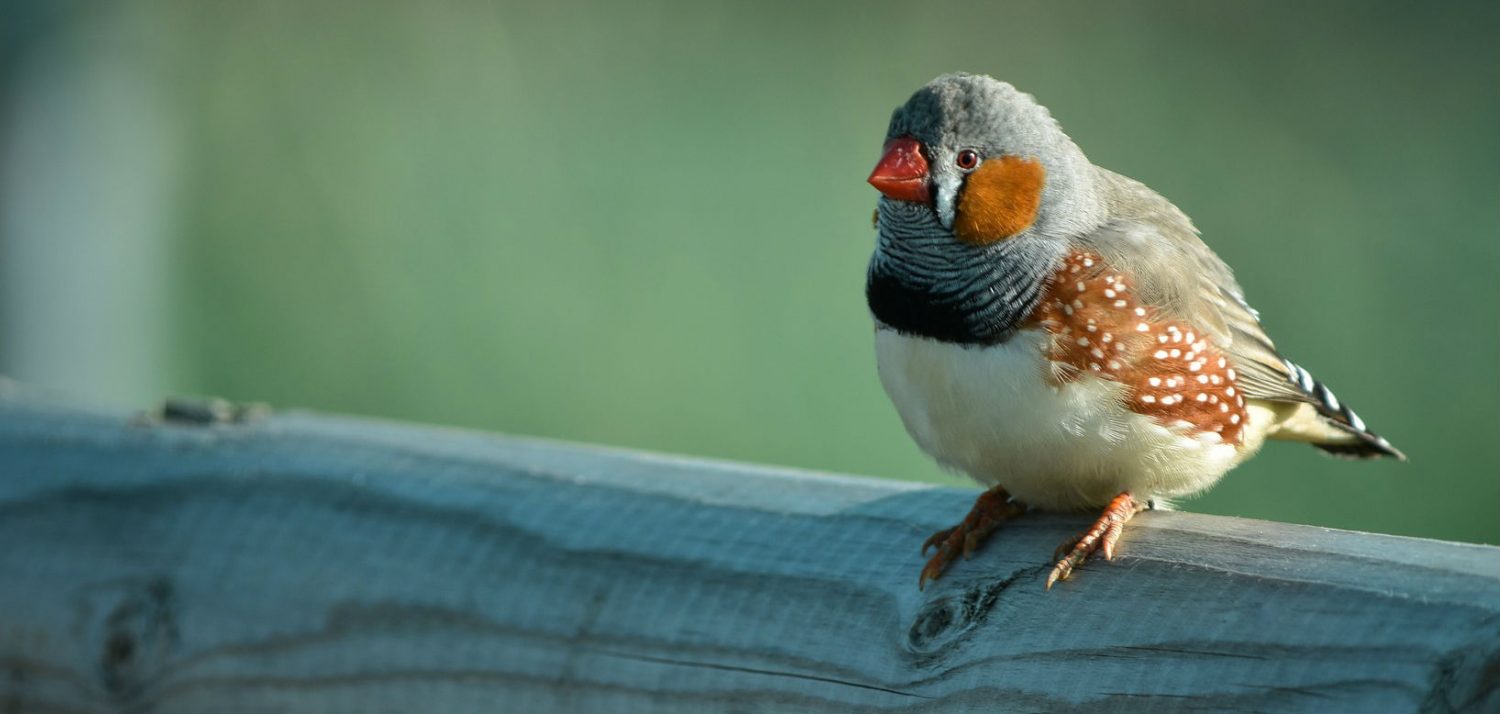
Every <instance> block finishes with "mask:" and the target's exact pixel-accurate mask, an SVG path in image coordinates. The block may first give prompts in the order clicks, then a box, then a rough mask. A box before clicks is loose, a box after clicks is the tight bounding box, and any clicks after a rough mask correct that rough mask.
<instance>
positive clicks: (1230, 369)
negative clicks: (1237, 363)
mask: <svg viewBox="0 0 1500 714" xmlns="http://www.w3.org/2000/svg"><path fill="white" fill-rule="evenodd" d="M1224 374H1225V375H1226V376H1228V377H1229V378H1230V379H1234V368H1233V367H1230V368H1229V370H1228V371H1226V372H1225V373H1224Z"/></svg>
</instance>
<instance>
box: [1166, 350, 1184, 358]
mask: <svg viewBox="0 0 1500 714" xmlns="http://www.w3.org/2000/svg"><path fill="white" fill-rule="evenodd" d="M1167 354H1169V355H1172V356H1173V357H1181V356H1182V350H1172V351H1171V352H1168V353H1167Z"/></svg>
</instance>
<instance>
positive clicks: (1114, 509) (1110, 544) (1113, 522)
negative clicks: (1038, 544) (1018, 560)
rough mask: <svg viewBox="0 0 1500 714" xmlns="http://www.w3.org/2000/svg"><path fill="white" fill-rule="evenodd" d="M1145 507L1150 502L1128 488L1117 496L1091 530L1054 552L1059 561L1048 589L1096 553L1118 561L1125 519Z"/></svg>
mask: <svg viewBox="0 0 1500 714" xmlns="http://www.w3.org/2000/svg"><path fill="white" fill-rule="evenodd" d="M1145 509H1146V504H1144V503H1141V502H1140V501H1137V500H1135V498H1134V497H1133V496H1131V495H1130V493H1129V492H1128V491H1127V492H1125V493H1122V494H1120V495H1118V496H1115V498H1114V500H1112V501H1110V502H1109V505H1108V506H1106V507H1105V508H1104V513H1103V514H1101V515H1100V516H1099V519H1098V520H1096V521H1094V525H1093V526H1091V527H1090V528H1089V529H1088V531H1086V532H1084V534H1083V535H1080V536H1074V537H1073V538H1070V539H1068V540H1067V541H1066V542H1064V543H1063V544H1062V545H1061V546H1058V548H1057V550H1056V551H1053V553H1052V559H1053V560H1056V561H1057V564H1056V565H1054V566H1052V572H1051V573H1048V574H1047V589H1048V590H1051V589H1052V585H1053V584H1054V583H1056V582H1057V581H1059V580H1067V579H1068V577H1069V576H1071V575H1072V574H1073V570H1074V569H1076V568H1077V567H1078V566H1080V565H1083V563H1084V561H1086V560H1088V559H1089V556H1090V555H1093V554H1094V553H1096V552H1101V551H1102V552H1103V553H1104V559H1105V560H1114V557H1115V543H1116V542H1117V541H1119V540H1120V534H1121V533H1122V532H1124V530H1125V522H1126V521H1128V520H1130V519H1131V517H1133V516H1135V514H1137V513H1140V512H1141V511H1143V510H1145Z"/></svg>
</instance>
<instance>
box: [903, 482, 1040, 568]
mask: <svg viewBox="0 0 1500 714" xmlns="http://www.w3.org/2000/svg"><path fill="white" fill-rule="evenodd" d="M1025 512H1026V504H1024V503H1018V502H1016V501H1012V500H1010V494H1009V493H1006V492H1005V489H1003V488H1000V487H999V486H996V487H994V488H992V489H990V490H988V491H985V492H984V493H981V494H979V498H976V499H974V507H973V508H970V509H969V515H967V516H964V519H963V520H962V521H960V522H959V524H958V525H956V526H953V527H952V528H944V529H943V530H940V531H938V532H936V533H933V534H932V535H931V536H929V537H928V538H927V540H926V541H924V542H923V543H922V555H927V549H928V548H931V547H933V546H937V552H936V553H934V554H933V555H932V558H931V559H930V560H928V561H927V567H925V568H922V575H921V577H920V578H918V579H917V589H919V590H920V589H922V588H924V587H926V586H927V581H929V580H937V579H938V576H940V575H942V574H943V571H944V570H945V569H947V567H948V564H949V563H951V562H953V561H954V560H955V559H957V558H958V556H959V555H960V554H962V555H963V557H964V558H968V557H969V555H970V554H971V553H973V552H974V549H975V548H978V547H979V544H980V543H981V542H983V541H984V539H985V538H988V537H989V535H990V534H991V533H994V532H995V529H996V528H999V527H1000V524H1001V523H1004V522H1006V521H1009V520H1011V519H1014V518H1015V517H1016V516H1019V515H1021V514H1022V513H1025Z"/></svg>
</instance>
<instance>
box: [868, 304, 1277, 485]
mask: <svg viewBox="0 0 1500 714" xmlns="http://www.w3.org/2000/svg"><path fill="white" fill-rule="evenodd" d="M1044 339H1045V336H1044V335H1043V334H1042V333H1041V332H1040V331H1026V332H1022V333H1020V334H1018V335H1016V336H1015V337H1013V338H1012V339H1011V340H1010V341H1008V342H1006V343H1004V344H1001V345H994V346H989V347H965V346H962V345H956V344H952V343H947V342H938V341H936V340H929V339H925V338H920V337H911V336H907V335H902V334H900V333H897V332H895V331H892V330H885V329H881V330H876V332H875V355H876V363H877V365H878V367H879V371H880V381H881V383H882V384H884V385H885V391H886V394H888V395H890V398H891V401H892V402H894V403H895V405H896V411H897V412H899V413H900V415H901V420H902V421H903V422H905V424H906V430H907V431H908V432H910V433H911V435H912V438H914V439H916V441H917V444H918V445H919V446H921V447H922V449H923V450H924V451H926V452H927V453H928V454H929V455H931V456H932V457H933V458H935V459H937V461H938V462H939V463H941V464H943V465H944V466H946V467H949V468H952V469H956V470H958V471H962V472H964V473H966V474H968V475H969V476H971V477H973V478H974V479H975V480H977V481H979V482H980V483H982V484H985V485H997V484H998V485H1001V486H1004V487H1005V489H1006V490H1007V491H1009V492H1010V493H1011V495H1013V496H1015V497H1016V498H1017V499H1018V500H1020V501H1022V502H1024V503H1027V504H1029V505H1032V506H1036V507H1040V508H1049V509H1078V508H1093V507H1098V506H1102V505H1104V504H1105V503H1107V502H1108V501H1109V499H1111V498H1113V497H1114V496H1116V495H1118V494H1119V493H1121V492H1122V491H1130V492H1131V493H1133V494H1135V496H1136V497H1137V498H1153V499H1158V500H1160V499H1164V498H1169V497H1173V496H1184V495H1189V494H1192V493H1197V492H1199V491H1202V490H1203V489H1205V488H1208V487H1209V486H1211V485H1213V483H1214V482H1215V481H1217V480H1218V479H1219V477H1220V476H1222V475H1223V474H1224V472H1225V471H1228V470H1229V468H1230V467H1232V466H1234V465H1235V464H1236V463H1238V462H1240V461H1241V460H1243V459H1244V458H1245V457H1246V456H1248V455H1250V454H1251V453H1253V452H1254V450H1255V449H1256V448H1258V447H1259V446H1260V443H1261V441H1262V440H1263V438H1264V432H1265V428H1264V425H1265V424H1267V423H1269V421H1268V419H1267V416H1268V415H1267V414H1262V413H1258V412H1264V411H1265V410H1264V409H1262V408H1260V407H1258V406H1254V405H1252V408H1251V415H1250V419H1249V421H1250V428H1249V429H1247V430H1246V432H1245V439H1246V441H1245V445H1244V446H1242V447H1239V448H1236V447H1235V446H1232V445H1230V444H1224V443H1222V442H1220V441H1219V440H1218V435H1217V434H1207V435H1198V436H1194V435H1193V433H1192V432H1191V431H1190V430H1188V429H1187V428H1186V426H1187V425H1186V424H1178V425H1174V426H1161V425H1158V424H1157V423H1155V422H1154V421H1153V420H1151V419H1149V418H1147V417H1145V416H1142V415H1140V414H1136V413H1134V412H1131V411H1129V410H1127V409H1125V408H1124V407H1123V406H1122V401H1121V398H1120V394H1121V391H1122V389H1123V387H1122V386H1121V385H1120V384H1118V383H1115V382H1110V381H1106V380H1102V379H1098V378H1096V377H1093V376H1089V375H1085V376H1083V377H1081V378H1080V379H1078V380H1076V381H1072V382H1067V383H1064V384H1062V385H1060V386H1057V385H1054V384H1052V383H1051V382H1050V381H1049V380H1048V379H1047V378H1046V375H1045V374H1044V370H1045V369H1046V368H1045V366H1044V365H1045V364H1046V362H1045V361H1044V360H1043V359H1042V355H1041V345H1042V343H1043V340H1044Z"/></svg>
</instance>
